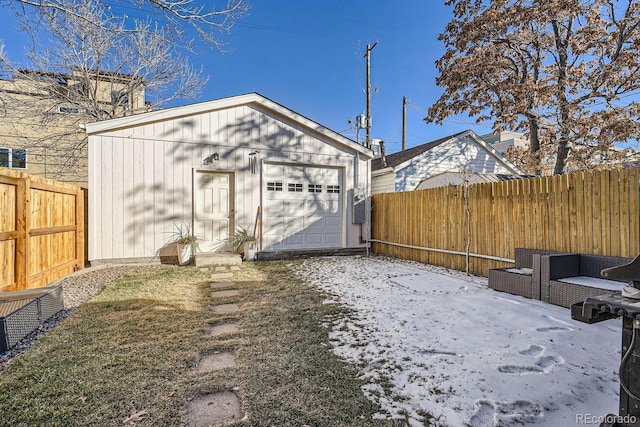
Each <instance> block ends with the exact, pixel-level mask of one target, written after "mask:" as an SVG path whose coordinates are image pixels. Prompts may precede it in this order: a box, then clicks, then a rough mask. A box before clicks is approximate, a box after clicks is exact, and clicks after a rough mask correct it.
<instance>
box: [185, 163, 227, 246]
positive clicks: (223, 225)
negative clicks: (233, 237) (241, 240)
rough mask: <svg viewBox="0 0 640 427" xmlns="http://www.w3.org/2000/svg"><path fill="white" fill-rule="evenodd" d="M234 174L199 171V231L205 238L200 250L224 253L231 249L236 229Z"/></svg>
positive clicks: (197, 173) (196, 210)
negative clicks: (234, 229) (231, 238)
mask: <svg viewBox="0 0 640 427" xmlns="http://www.w3.org/2000/svg"><path fill="white" fill-rule="evenodd" d="M232 176H233V175H232V174H230V173H222V172H208V171H196V175H195V186H194V188H195V200H194V202H195V206H194V216H195V233H196V236H197V237H199V238H200V239H201V240H200V242H199V251H200V252H220V251H226V250H229V249H230V237H229V236H230V232H231V230H233V227H234V223H233V214H234V206H233V180H232Z"/></svg>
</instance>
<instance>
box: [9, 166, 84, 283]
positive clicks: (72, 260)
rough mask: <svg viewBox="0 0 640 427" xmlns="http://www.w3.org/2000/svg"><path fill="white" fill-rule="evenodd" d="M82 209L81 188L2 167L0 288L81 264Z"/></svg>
mask: <svg viewBox="0 0 640 427" xmlns="http://www.w3.org/2000/svg"><path fill="white" fill-rule="evenodd" d="M85 212H86V209H85V203H84V193H83V189H82V188H80V187H76V186H73V185H68V184H64V183H60V182H56V181H52V180H49V179H44V178H40V177H36V176H31V175H27V174H26V173H22V172H17V171H13V170H9V169H4V168H0V292H4V291H14V290H23V289H30V288H39V287H42V286H46V285H48V284H49V283H51V282H53V281H55V280H57V279H59V278H61V277H63V276H65V275H67V274H69V273H71V272H73V271H74V270H75V269H78V268H82V267H84V258H85V243H84V240H85V237H84V234H85Z"/></svg>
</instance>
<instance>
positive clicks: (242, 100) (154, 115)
mask: <svg viewBox="0 0 640 427" xmlns="http://www.w3.org/2000/svg"><path fill="white" fill-rule="evenodd" d="M241 105H257V106H260V107H262V108H265V109H267V110H269V111H271V112H272V113H274V114H276V115H279V116H281V117H284V118H286V119H288V120H292V121H294V122H296V123H298V124H299V125H301V126H302V127H304V128H306V129H307V130H308V131H310V132H312V133H317V134H320V135H322V136H325V137H327V138H330V139H332V140H333V141H335V142H337V143H339V144H341V145H344V146H346V147H348V148H351V149H352V150H354V151H357V152H359V153H360V154H363V155H364V156H366V157H368V158H373V152H372V151H371V150H370V149H368V148H366V147H364V146H362V145H360V144H358V143H357V142H355V141H353V140H352V139H349V138H347V137H345V136H343V135H341V134H339V133H337V132H335V131H333V130H331V129H329V128H327V127H325V126H322V125H321V124H319V123H317V122H314V121H313V120H311V119H308V118H307V117H305V116H303V115H301V114H298V113H296V112H295V111H293V110H290V109H289V108H287V107H285V106H283V105H280V104H278V103H276V102H274V101H272V100H270V99H269V98H266V97H264V96H262V95H260V94H258V93H255V92H254V93H249V94H245V95H238V96H232V97H228V98H221V99H216V100H212V101H206V102H200V103H197V104H190V105H185V106H181V107H173V108H167V109H163V110H157V111H151V112H149V113H142V114H135V115H132V116H127V117H121V118H117V119H110V120H104V121H100V122H94V123H88V124H86V125H85V130H86V132H87V135H93V134H98V133H103V132H109V131H114V130H119V129H124V128H129V127H134V126H141V125H145V124H149V123H154V122H160V121H164V120H172V119H176V118H180V117H188V116H192V115H195V114H201V113H204V112H207V111H212V110H223V109H227V108H233V107H238V106H241Z"/></svg>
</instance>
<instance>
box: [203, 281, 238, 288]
mask: <svg viewBox="0 0 640 427" xmlns="http://www.w3.org/2000/svg"><path fill="white" fill-rule="evenodd" d="M232 286H234V284H233V282H211V283H209V287H210V288H211V289H221V288H230V287H232Z"/></svg>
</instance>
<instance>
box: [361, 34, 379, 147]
mask: <svg viewBox="0 0 640 427" xmlns="http://www.w3.org/2000/svg"><path fill="white" fill-rule="evenodd" d="M377 45H378V42H377V41H376V42H375V43H374V44H373V46H371V44H370V43H367V51H366V53H365V54H364V57H365V58H366V60H367V113H366V114H367V116H366V120H367V122H366V125H367V137H366V140H365V145H366V146H367V148H371V51H372V50H373V48H374V47H376V46H377Z"/></svg>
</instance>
